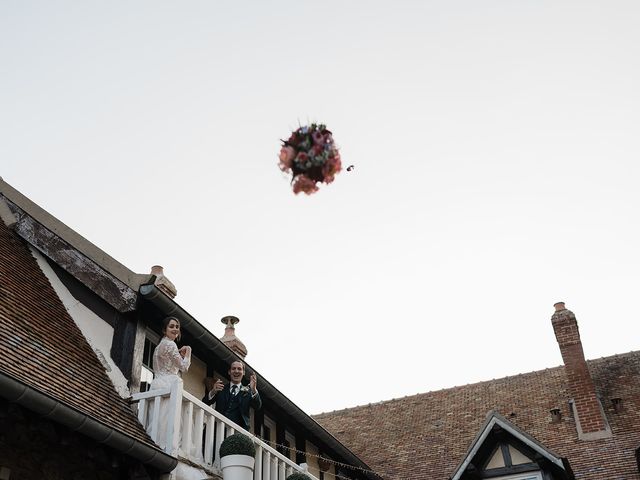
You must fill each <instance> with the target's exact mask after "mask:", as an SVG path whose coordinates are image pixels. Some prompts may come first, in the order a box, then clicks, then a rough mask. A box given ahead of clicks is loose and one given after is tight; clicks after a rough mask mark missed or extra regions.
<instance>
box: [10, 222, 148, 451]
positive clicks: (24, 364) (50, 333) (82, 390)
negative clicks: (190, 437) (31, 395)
mask: <svg viewBox="0 0 640 480" xmlns="http://www.w3.org/2000/svg"><path fill="white" fill-rule="evenodd" d="M0 323H1V324H2V330H3V333H2V335H0V371H1V372H3V373H6V374H7V375H9V376H11V377H13V378H15V379H16V380H19V381H20V382H22V383H24V384H26V385H28V386H30V387H33V388H35V389H37V390H39V391H41V392H43V393H45V394H47V395H49V396H50V397H52V398H54V399H56V400H58V401H60V402H62V403H64V404H66V405H68V406H70V407H72V408H75V409H76V410H78V411H80V412H82V413H84V414H86V415H89V416H91V417H93V418H94V419H96V420H98V421H100V422H102V423H104V424H106V425H107V426H109V427H111V428H115V429H116V430H119V431H120V432H122V433H124V434H125V435H128V436H130V437H133V438H134V439H136V440H138V441H140V442H143V443H145V444H147V445H150V446H153V447H155V445H154V443H153V442H152V441H151V439H150V438H149V436H148V435H147V433H146V432H145V430H144V428H143V427H142V425H140V423H139V422H138V420H137V418H136V417H135V415H134V414H133V412H132V411H131V409H130V408H129V406H128V405H127V403H126V402H125V401H124V399H122V398H121V397H120V396H119V395H118V393H117V392H116V391H115V389H114V387H113V385H112V383H111V381H110V380H109V377H108V376H107V374H106V373H105V371H104V368H103V367H102V365H101V363H100V361H99V360H98V358H97V357H96V355H95V353H94V352H93V350H92V349H91V347H90V346H89V344H88V343H87V341H86V339H85V338H84V336H83V335H82V333H81V332H80V329H79V328H78V327H77V325H76V324H75V322H74V321H73V319H72V318H71V317H70V316H69V314H68V313H67V311H66V309H65V308H64V306H63V304H62V302H61V301H60V299H59V298H58V296H57V295H56V293H55V291H54V289H53V287H52V286H51V284H50V283H49V280H48V279H47V278H46V276H45V275H44V273H43V272H42V270H41V269H40V267H39V266H38V264H37V263H36V260H35V258H34V257H33V255H31V252H30V251H29V250H28V248H27V246H26V245H25V243H24V242H23V241H22V240H21V239H20V238H19V237H18V236H17V235H15V234H14V233H13V232H12V231H11V230H10V229H9V228H8V227H7V226H6V225H5V224H4V222H2V221H0ZM156 448H157V447H156Z"/></svg>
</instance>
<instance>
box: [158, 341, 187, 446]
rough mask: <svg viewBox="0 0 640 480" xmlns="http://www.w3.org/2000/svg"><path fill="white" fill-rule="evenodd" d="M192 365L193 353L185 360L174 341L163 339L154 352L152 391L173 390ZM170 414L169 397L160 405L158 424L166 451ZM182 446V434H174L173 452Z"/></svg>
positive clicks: (159, 439)
mask: <svg viewBox="0 0 640 480" xmlns="http://www.w3.org/2000/svg"><path fill="white" fill-rule="evenodd" d="M190 365H191V352H190V351H189V352H188V353H187V354H186V355H185V356H184V358H183V357H182V355H180V352H179V351H178V346H177V345H176V342H174V341H173V340H169V339H168V338H167V337H162V340H160V343H159V344H158V346H157V347H156V349H155V350H154V352H153V373H154V378H153V381H152V382H151V388H150V389H151V390H159V389H163V388H171V387H173V385H174V384H176V383H177V382H179V383H182V378H181V376H180V373H181V372H186V371H187V370H188V369H189V366H190ZM168 412H169V397H164V398H162V400H161V403H160V416H159V422H158V436H157V443H158V445H159V446H160V447H161V448H162V449H165V451H166V446H167V445H166V444H167V422H169V421H170V419H169V418H167V415H168ZM179 444H180V432H174V435H173V445H172V447H173V448H172V450H175V449H177V448H178V446H179Z"/></svg>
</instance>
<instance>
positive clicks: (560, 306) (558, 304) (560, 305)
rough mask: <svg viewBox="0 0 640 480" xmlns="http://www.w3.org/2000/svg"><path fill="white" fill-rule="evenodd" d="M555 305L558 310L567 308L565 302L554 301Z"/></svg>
mask: <svg viewBox="0 0 640 480" xmlns="http://www.w3.org/2000/svg"><path fill="white" fill-rule="evenodd" d="M553 306H554V307H555V309H556V312H561V311H562V310H566V308H565V306H564V302H557V303H554V304H553Z"/></svg>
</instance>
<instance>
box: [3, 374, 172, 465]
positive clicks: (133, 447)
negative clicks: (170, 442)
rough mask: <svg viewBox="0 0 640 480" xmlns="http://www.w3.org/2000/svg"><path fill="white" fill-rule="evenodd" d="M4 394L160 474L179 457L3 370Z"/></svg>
mask: <svg viewBox="0 0 640 480" xmlns="http://www.w3.org/2000/svg"><path fill="white" fill-rule="evenodd" d="M0 395H1V396H2V397H4V398H5V399H7V400H8V401H10V402H14V403H17V404H18V405H20V406H21V407H24V408H26V409H27V410H30V411H32V412H34V413H36V414H38V415H40V416H42V417H44V418H47V419H49V420H51V421H53V422H55V423H59V424H61V425H64V426H65V427H67V428H69V429H71V430H73V431H75V432H78V433H81V434H82V435H86V436H87V437H89V438H92V439H93V440H95V441H97V442H99V443H101V444H103V445H106V446H108V447H111V448H113V449H114V450H117V451H118V452H121V453H123V454H125V455H127V456H129V457H132V458H135V459H136V460H139V461H140V462H142V463H144V464H145V465H149V466H150V467H152V468H154V469H156V470H157V471H159V472H160V473H169V472H170V471H172V470H173V469H174V468H176V466H177V465H178V460H177V459H176V458H173V457H172V456H170V455H167V454H166V453H164V452H162V451H161V450H159V449H158V448H154V447H152V446H150V445H146V444H144V443H142V442H140V441H138V440H135V439H133V438H132V437H130V436H128V435H125V434H124V433H122V432H120V431H118V430H116V429H114V428H111V427H108V426H106V425H105V424H104V423H102V422H99V421H98V420H96V419H94V418H92V417H90V416H88V415H85V414H84V413H81V412H79V411H78V410H76V409H74V408H72V407H69V406H68V405H65V404H64V403H62V402H59V401H58V400H55V399H53V398H51V397H49V396H48V395H46V394H44V393H42V392H40V391H38V390H36V389H34V388H32V387H29V386H27V385H25V384H24V383H22V382H20V381H18V380H16V379H14V378H12V377H10V376H8V375H7V374H6V373H4V372H0Z"/></svg>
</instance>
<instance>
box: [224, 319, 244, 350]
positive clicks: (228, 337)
mask: <svg viewBox="0 0 640 480" xmlns="http://www.w3.org/2000/svg"><path fill="white" fill-rule="evenodd" d="M220 321H221V322H222V323H224V324H225V325H226V327H225V328H224V336H223V337H222V338H221V339H220V340H221V341H222V343H224V344H225V345H226V346H227V347H229V348H230V349H231V350H233V351H234V352H236V353H237V354H238V356H239V357H240V358H244V357H246V356H247V347H245V345H244V343H242V341H241V340H240V339H239V338H238V337H236V323H238V322H239V321H240V319H239V318H238V317H234V316H232V315H228V316H226V317H222V320H220Z"/></svg>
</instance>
